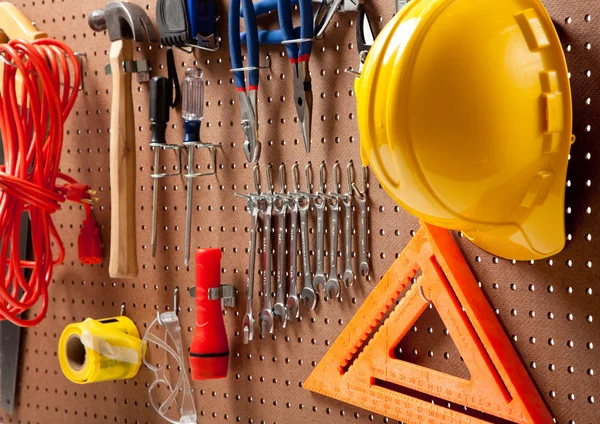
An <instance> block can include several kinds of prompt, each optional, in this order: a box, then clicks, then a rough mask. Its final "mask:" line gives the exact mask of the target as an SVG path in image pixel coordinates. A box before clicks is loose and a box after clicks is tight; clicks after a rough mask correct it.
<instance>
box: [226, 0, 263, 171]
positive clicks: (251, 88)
mask: <svg viewBox="0 0 600 424" xmlns="http://www.w3.org/2000/svg"><path fill="white" fill-rule="evenodd" d="M241 7H243V16H244V23H245V25H246V44H247V47H248V67H246V68H244V67H242V43H241V39H240V37H241V35H240V18H241ZM241 7H240V0H231V2H230V6H229V54H230V56H231V64H232V67H233V69H232V72H233V77H234V80H235V85H236V87H237V90H238V93H239V96H240V111H241V116H242V121H241V125H242V130H243V131H244V134H245V136H246V140H245V141H244V153H245V154H246V159H247V160H248V162H258V159H259V158H260V149H261V144H260V141H259V140H258V104H257V92H258V84H259V52H258V49H259V46H258V28H257V25H256V14H255V12H254V5H253V4H252V0H241ZM244 71H248V87H247V88H246V81H245V75H244Z"/></svg>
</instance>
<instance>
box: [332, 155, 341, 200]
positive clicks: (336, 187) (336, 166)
mask: <svg viewBox="0 0 600 424" xmlns="http://www.w3.org/2000/svg"><path fill="white" fill-rule="evenodd" d="M340 173H341V171H340V163H339V162H338V161H336V162H335V164H333V189H332V192H331V193H332V194H339V192H340V191H339V186H340V179H339V175H340Z"/></svg>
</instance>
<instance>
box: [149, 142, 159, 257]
mask: <svg viewBox="0 0 600 424" xmlns="http://www.w3.org/2000/svg"><path fill="white" fill-rule="evenodd" d="M159 153H160V149H159V148H158V147H155V148H154V174H155V177H153V178H152V236H151V240H150V245H151V248H152V257H153V258H155V257H156V218H157V215H158V209H157V208H158V178H156V175H158V166H159V163H158V161H159Z"/></svg>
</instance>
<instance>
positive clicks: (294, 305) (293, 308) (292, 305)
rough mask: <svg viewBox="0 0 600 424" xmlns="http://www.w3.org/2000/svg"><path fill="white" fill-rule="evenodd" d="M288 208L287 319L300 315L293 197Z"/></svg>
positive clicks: (296, 232)
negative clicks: (288, 264)
mask: <svg viewBox="0 0 600 424" xmlns="http://www.w3.org/2000/svg"><path fill="white" fill-rule="evenodd" d="M288 208H289V209H290V221H291V223H290V275H289V280H288V298H287V301H286V302H285V307H286V310H287V315H288V316H287V317H288V319H290V320H291V319H292V318H296V319H298V318H299V317H300V300H299V299H298V294H297V292H296V278H297V274H298V269H297V267H296V266H297V262H298V203H297V202H296V201H295V200H294V198H293V197H290V199H289V201H288Z"/></svg>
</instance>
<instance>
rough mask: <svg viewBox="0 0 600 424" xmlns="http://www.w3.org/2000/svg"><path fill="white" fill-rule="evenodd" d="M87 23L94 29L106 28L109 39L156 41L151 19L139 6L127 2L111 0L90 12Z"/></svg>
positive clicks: (101, 29)
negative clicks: (103, 6)
mask: <svg viewBox="0 0 600 424" xmlns="http://www.w3.org/2000/svg"><path fill="white" fill-rule="evenodd" d="M88 23H89V25H90V27H91V28H92V29H93V30H94V31H104V30H108V38H109V39H110V41H117V40H123V39H125V40H131V39H133V40H135V41H137V42H150V43H158V40H159V38H158V34H157V32H156V29H155V28H154V25H153V24H152V21H151V20H150V18H149V17H148V15H147V14H146V12H145V11H144V9H142V8H141V7H140V6H138V5H137V4H134V3H129V2H120V1H111V2H109V3H107V4H106V7H105V8H104V10H95V11H93V12H92V13H90V15H89V17H88Z"/></svg>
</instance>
